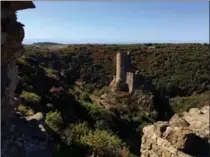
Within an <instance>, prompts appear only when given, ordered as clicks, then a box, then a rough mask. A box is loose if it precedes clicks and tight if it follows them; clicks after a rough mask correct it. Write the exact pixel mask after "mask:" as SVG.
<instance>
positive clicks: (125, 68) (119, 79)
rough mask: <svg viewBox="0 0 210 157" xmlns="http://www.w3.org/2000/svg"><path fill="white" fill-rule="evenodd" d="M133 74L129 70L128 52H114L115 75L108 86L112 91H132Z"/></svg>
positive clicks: (133, 83)
mask: <svg viewBox="0 0 210 157" xmlns="http://www.w3.org/2000/svg"><path fill="white" fill-rule="evenodd" d="M134 85H135V75H134V73H132V72H131V59H130V52H127V53H125V52H118V53H117V54H116V76H114V78H113V80H112V82H111V83H110V86H111V88H112V90H113V91H123V92H129V93H132V92H133V91H134Z"/></svg>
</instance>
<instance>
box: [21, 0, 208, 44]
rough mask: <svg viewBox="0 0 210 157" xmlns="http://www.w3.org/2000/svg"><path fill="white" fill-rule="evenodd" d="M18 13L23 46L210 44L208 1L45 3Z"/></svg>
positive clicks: (39, 3) (37, 3)
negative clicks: (44, 43)
mask: <svg viewBox="0 0 210 157" xmlns="http://www.w3.org/2000/svg"><path fill="white" fill-rule="evenodd" d="M34 3H35V5H36V8H35V9H27V10H22V11H18V14H17V15H18V21H20V22H21V23H23V24H24V25H25V39H24V42H23V43H26V44H27V43H33V42H43V41H48V42H59V43H64V44H84V43H99V44H101V43H103V44H132V43H150V42H155V43H174V42H176V43H209V4H208V3H209V2H208V1H206V2H204V1H203V2H202V1H201V2H198V1H197V2H193V1H191V2H186V1H185V2H181V1H180V2H178V1H177V2H154V1H153V2H152V1H151V2H143V1H142V2H141V1H138V2H137V1H133V2H129V1H127V2H126V1H121V2H119V1H113V2H110V1H99V2H96V1H88V2H85V1H77V2H76V1H60V2H59V1H49V2H48V1H44V2H39V1H36V2H34Z"/></svg>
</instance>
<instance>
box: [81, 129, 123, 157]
mask: <svg viewBox="0 0 210 157" xmlns="http://www.w3.org/2000/svg"><path fill="white" fill-rule="evenodd" d="M81 142H82V143H83V144H84V145H87V146H88V147H89V148H90V151H91V154H92V156H95V157H97V156H100V157H120V150H122V148H123V146H124V145H123V143H122V141H121V140H120V139H119V138H118V137H116V136H115V135H113V134H111V133H108V132H107V131H104V130H102V131H101V130H98V129H97V130H95V131H93V132H92V131H90V132H89V133H88V134H87V135H85V136H82V137H81Z"/></svg>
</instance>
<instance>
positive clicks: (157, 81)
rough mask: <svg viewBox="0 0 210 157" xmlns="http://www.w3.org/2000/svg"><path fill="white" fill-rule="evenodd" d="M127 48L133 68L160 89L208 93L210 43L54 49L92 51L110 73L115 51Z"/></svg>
mask: <svg viewBox="0 0 210 157" xmlns="http://www.w3.org/2000/svg"><path fill="white" fill-rule="evenodd" d="M54 47H56V45H55V46H54ZM26 49H27V54H31V53H37V54H41V55H44V54H45V55H46V53H45V52H49V48H47V47H41V46H39V47H34V46H33V45H32V46H26ZM50 49H52V48H50ZM124 50H126V51H130V52H131V59H132V67H133V71H135V70H139V71H140V73H141V75H142V76H143V77H144V78H145V79H146V80H147V82H150V83H151V84H152V85H153V86H154V88H155V89H156V90H158V91H162V92H166V93H167V94H168V95H169V96H170V97H174V96H188V95H191V94H193V93H194V92H204V91H206V90H207V88H208V87H209V77H208V76H209V71H210V64H209V45H208V44H133V45H91V44H87V45H70V46H66V45H63V46H59V48H58V49H54V50H53V52H55V53H58V54H76V53H79V52H80V53H83V52H89V54H90V55H91V57H92V58H93V60H94V62H95V63H97V64H100V65H101V66H103V67H104V70H105V72H106V73H107V74H110V75H114V74H115V53H116V52H117V51H124Z"/></svg>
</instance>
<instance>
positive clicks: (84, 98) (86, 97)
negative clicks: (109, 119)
mask: <svg viewBox="0 0 210 157" xmlns="http://www.w3.org/2000/svg"><path fill="white" fill-rule="evenodd" d="M82 99H83V100H84V101H86V102H92V100H91V98H90V97H89V95H88V94H87V93H86V92H85V93H82Z"/></svg>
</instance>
